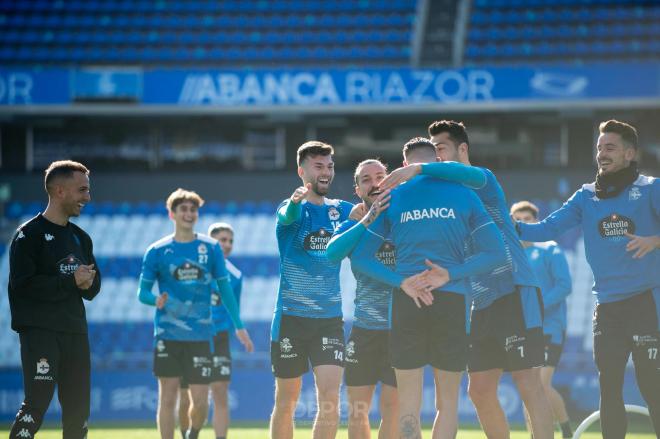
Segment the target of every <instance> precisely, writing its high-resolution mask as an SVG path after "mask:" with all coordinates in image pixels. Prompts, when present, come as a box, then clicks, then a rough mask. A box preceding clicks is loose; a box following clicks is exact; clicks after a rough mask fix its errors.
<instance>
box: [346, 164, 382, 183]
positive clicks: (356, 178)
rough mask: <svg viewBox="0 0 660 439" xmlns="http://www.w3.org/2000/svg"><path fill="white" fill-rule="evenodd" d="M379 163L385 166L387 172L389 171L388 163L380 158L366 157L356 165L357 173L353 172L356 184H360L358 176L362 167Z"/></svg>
mask: <svg viewBox="0 0 660 439" xmlns="http://www.w3.org/2000/svg"><path fill="white" fill-rule="evenodd" d="M375 164H379V165H381V166H382V167H383V168H385V172H387V165H386V164H385V163H383V162H381V161H380V160H379V159H366V160H362V161H361V162H360V163H358V165H357V166H356V167H355V174H353V180H355V185H356V186H357V184H358V176H359V175H360V171H361V170H362V168H364V167H365V166H367V165H375Z"/></svg>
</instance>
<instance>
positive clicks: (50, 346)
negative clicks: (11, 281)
mask: <svg viewBox="0 0 660 439" xmlns="http://www.w3.org/2000/svg"><path fill="white" fill-rule="evenodd" d="M19 337H20V341H21V361H22V364H23V385H24V388H25V400H24V401H23V404H22V405H21V408H20V410H19V411H18V414H17V415H16V420H15V421H14V425H12V429H11V432H10V434H9V437H10V438H11V439H20V438H33V437H34V435H35V433H36V432H37V431H38V430H39V427H40V426H41V423H42V421H43V418H44V414H45V413H46V410H47V409H48V406H49V404H50V401H51V399H52V398H53V393H54V392H55V386H56V385H57V390H58V392H57V394H58V399H59V401H60V405H61V406H62V429H63V436H62V437H63V439H83V438H86V437H87V419H88V418H89V404H90V355H89V341H88V338H87V334H77V333H67V332H55V331H52V330H48V329H41V328H26V329H24V330H22V331H21V332H20V333H19ZM28 434H29V436H28Z"/></svg>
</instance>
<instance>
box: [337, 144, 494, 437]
mask: <svg viewBox="0 0 660 439" xmlns="http://www.w3.org/2000/svg"><path fill="white" fill-rule="evenodd" d="M403 156H404V164H407V163H417V164H420V165H421V164H423V165H422V166H426V165H427V164H429V163H430V162H435V161H436V160H437V158H436V155H435V147H434V145H433V144H432V143H431V142H430V141H429V140H428V139H424V138H414V139H411V140H410V141H408V142H407V143H406V144H405V146H404V148H403ZM386 194H387V191H383V193H382V195H381V196H386ZM383 202H385V203H386V199H383V200H380V202H379V201H377V202H376V205H378V204H380V203H383ZM389 204H390V206H389V207H387V203H386V204H385V205H384V206H381V207H382V208H383V209H384V208H385V207H387V210H384V212H383V213H381V214H380V216H379V217H378V219H377V220H375V221H374V222H373V224H371V225H370V226H369V228H368V229H367V228H366V226H365V224H367V223H368V222H370V221H368V218H369V216H370V215H369V214H372V213H374V214H375V213H377V212H374V209H373V207H372V209H371V210H370V212H369V214H367V215H366V217H365V219H366V220H365V219H363V220H362V221H361V222H360V223H358V224H356V225H355V226H353V227H352V228H350V229H348V230H346V231H345V232H344V233H342V234H340V235H338V236H337V237H335V238H333V242H331V244H330V248H329V250H328V251H329V252H330V253H334V249H333V247H334V246H336V245H337V246H340V247H342V248H345V249H351V248H352V247H353V246H355V245H356V244H358V247H356V249H355V251H356V252H359V251H360V246H369V245H371V251H368V252H367V251H365V252H364V253H365V254H368V253H371V255H372V256H371V257H368V256H367V257H362V258H359V257H358V258H352V259H351V261H353V260H354V259H355V262H356V266H355V267H354V269H355V270H357V271H361V272H363V273H365V274H366V275H369V276H371V277H373V278H375V279H377V280H379V281H381V282H383V283H386V284H388V285H391V286H393V287H395V288H396V289H395V290H394V292H393V294H392V305H391V334H390V342H389V351H390V358H391V362H392V366H394V368H395V370H396V379H397V385H398V395H399V437H410V438H413V437H414V438H418V437H421V426H420V411H421V401H422V384H423V372H424V369H423V368H424V366H425V365H427V364H430V365H431V366H432V367H433V373H434V380H435V388H436V409H437V413H436V419H435V422H434V425H433V434H432V435H433V437H435V438H443V439H444V438H447V439H449V438H454V437H456V432H457V431H458V396H459V393H460V392H459V390H460V383H461V376H462V373H463V371H464V370H465V367H466V364H467V360H468V336H467V324H466V316H467V310H468V306H467V305H468V304H469V293H470V282H469V278H470V276H472V275H475V274H478V273H487V272H489V271H490V270H492V269H493V267H496V266H498V265H500V264H502V263H503V261H504V260H505V258H506V256H505V253H504V243H503V242H502V238H501V236H500V233H499V232H498V229H497V227H496V225H495V224H494V222H493V221H492V220H491V218H490V217H489V216H488V214H487V212H486V210H485V208H484V205H483V203H482V202H481V201H480V200H479V198H478V197H477V196H476V195H475V194H474V192H472V191H471V190H469V189H467V188H465V187H463V186H462V185H459V184H456V183H451V182H447V181H441V180H437V179H434V178H431V177H428V176H420V177H417V178H415V179H414V180H411V181H410V182H408V183H406V184H404V185H401V186H400V187H398V188H396V189H394V190H393V191H392V193H391V199H390V201H389ZM374 235H375V236H381V237H385V236H387V237H389V238H390V239H391V240H392V242H393V244H394V247H395V248H396V253H397V254H396V264H395V270H394V271H389V270H383V269H382V264H380V263H378V262H377V261H376V260H375V258H374V257H373V249H374V248H377V247H376V246H375V245H373V244H370V242H375V243H376V244H377V243H378V241H377V240H376V239H375V238H373V236H374ZM468 239H473V240H474V242H475V244H474V253H472V254H469V253H466V249H465V242H466V240H468ZM347 241H348V242H347ZM344 251H346V250H344ZM358 256H359V255H358ZM468 256H469V258H468ZM440 266H443V267H446V269H445V268H440ZM427 267H432V268H431V270H426V269H427ZM411 279H412V283H411V284H410V285H407V284H408V283H409V282H410V281H411ZM420 289H421V292H420ZM404 293H405V294H404ZM420 302H421V304H420ZM422 304H423V305H424V306H422Z"/></svg>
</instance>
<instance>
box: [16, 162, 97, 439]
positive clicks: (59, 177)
mask: <svg viewBox="0 0 660 439" xmlns="http://www.w3.org/2000/svg"><path fill="white" fill-rule="evenodd" d="M45 186H46V192H47V193H48V207H47V208H46V210H45V211H44V213H43V214H42V213H40V214H38V215H37V216H36V217H34V218H32V219H31V220H30V221H28V222H26V223H25V224H23V225H21V226H20V227H19V228H18V230H17V231H16V234H15V235H14V237H13V239H12V242H11V248H10V250H9V252H10V256H9V306H10V309H11V327H12V329H14V330H15V331H16V332H18V334H19V337H20V342H21V361H22V364H23V383H24V387H25V389H24V390H25V399H24V400H23V404H22V406H21V408H20V410H19V412H18V414H17V415H16V420H15V422H14V425H13V426H12V429H11V432H10V434H9V436H10V437H12V438H15V437H16V438H21V437H34V435H35V434H36V433H37V431H38V430H39V427H40V426H41V422H42V421H43V416H44V414H45V413H46V410H47V409H48V405H49V404H50V400H51V399H52V397H53V393H54V391H55V385H56V384H57V388H58V396H59V400H60V403H61V405H62V429H63V436H64V437H65V438H71V439H75V438H80V439H82V438H85V437H87V418H89V402H90V357H89V340H88V338H87V318H86V316H85V306H84V305H83V301H82V299H86V300H92V299H93V298H94V297H95V296H96V295H97V294H98V293H99V290H100V289H101V275H100V273H98V272H97V269H96V260H95V259H94V254H93V252H92V240H91V239H90V237H89V235H88V234H87V233H85V232H84V231H83V230H82V229H81V228H80V227H78V226H76V225H75V224H73V223H71V222H70V221H69V219H70V218H71V217H76V216H79V215H80V211H81V210H82V208H83V207H84V206H85V204H86V203H88V202H89V200H90V194H89V170H87V168H86V167H85V166H83V165H82V164H80V163H78V162H73V161H69V160H66V161H58V162H53V163H51V165H50V166H49V167H48V169H46V176H45Z"/></svg>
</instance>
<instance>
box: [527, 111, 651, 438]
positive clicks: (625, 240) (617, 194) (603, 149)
mask: <svg viewBox="0 0 660 439" xmlns="http://www.w3.org/2000/svg"><path fill="white" fill-rule="evenodd" d="M599 131H600V135H599V136H598V143H597V144H596V149H597V154H596V162H597V164H598V174H597V175H596V181H595V182H594V183H589V184H585V185H583V186H582V188H581V189H579V190H578V191H577V192H575V194H573V196H572V197H571V198H569V199H568V200H567V201H566V203H564V205H563V206H562V207H561V208H559V209H558V210H556V211H555V212H553V213H551V214H550V215H549V216H548V217H547V218H546V219H544V220H543V221H541V222H540V223H535V224H526V223H523V222H519V223H518V225H517V227H518V230H519V232H520V238H521V239H523V240H525V241H534V242H541V241H550V240H553V239H556V238H557V237H558V236H559V235H561V234H562V233H563V232H564V231H566V230H569V229H571V228H573V227H575V226H582V230H583V232H584V248H585V253H586V256H587V261H588V262H589V265H590V266H591V270H592V271H593V274H594V286H593V292H594V295H595V297H596V311H595V313H594V327H593V328H594V359H595V361H596V366H597V367H598V371H599V378H600V412H601V417H600V423H601V427H602V430H603V437H604V438H606V439H611V438H617V439H618V438H623V437H625V434H626V428H627V422H626V412H625V408H624V404H623V377H624V373H625V369H626V363H627V362H628V358H629V357H630V354H631V353H632V358H633V362H634V364H635V374H636V376H637V383H638V386H639V390H640V392H641V393H642V396H643V397H644V400H645V401H646V403H647V404H648V406H649V412H650V414H651V419H652V420H653V425H654V427H655V431H656V434H657V433H659V432H660V355H658V350H660V277H659V276H658V273H657V271H658V267H660V251H658V248H660V182H659V181H658V179H657V178H654V177H648V176H646V175H641V174H640V173H639V171H638V170H637V162H635V156H636V154H637V130H636V129H635V128H634V127H633V126H631V125H629V124H627V123H624V122H619V121H617V120H608V121H606V122H603V123H601V124H600V126H599Z"/></svg>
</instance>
